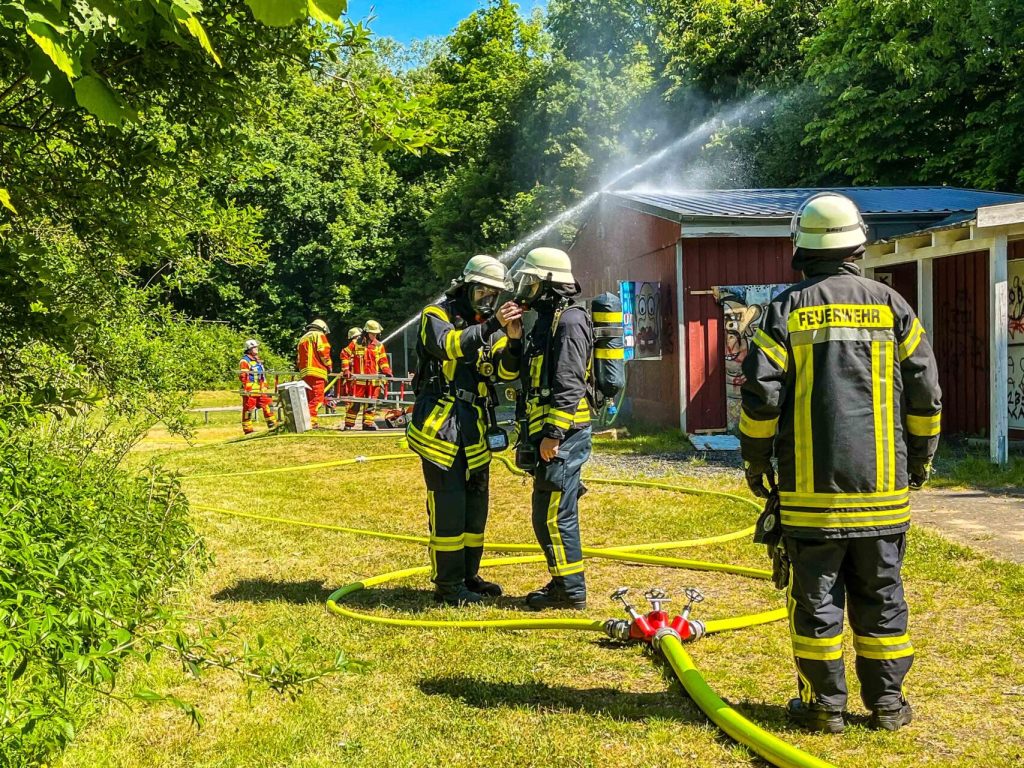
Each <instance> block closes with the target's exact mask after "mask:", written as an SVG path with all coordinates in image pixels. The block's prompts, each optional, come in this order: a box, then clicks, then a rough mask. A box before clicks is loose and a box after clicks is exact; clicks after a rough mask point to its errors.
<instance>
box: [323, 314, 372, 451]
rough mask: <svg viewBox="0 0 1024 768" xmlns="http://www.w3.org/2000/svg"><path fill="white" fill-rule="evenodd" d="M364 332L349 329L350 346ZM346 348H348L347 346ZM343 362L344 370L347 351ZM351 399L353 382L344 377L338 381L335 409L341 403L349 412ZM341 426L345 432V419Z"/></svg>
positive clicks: (342, 356)
mask: <svg viewBox="0 0 1024 768" xmlns="http://www.w3.org/2000/svg"><path fill="white" fill-rule="evenodd" d="M362 332H363V330H362V328H357V327H352V328H349V329H348V344H351V343H352V340H353V339H357V338H359V334H361V333H362ZM346 348H347V344H346ZM341 362H342V369H343V370H344V363H345V350H342V352H341ZM351 397H352V380H351V379H348V378H345V377H344V376H342V377H341V378H340V379H338V383H337V389H336V391H335V397H334V400H335V407H337V404H339V403H340V404H341V407H342V408H343V409H345V410H346V412H347V410H348V407H349V405H351V401H350V398H351ZM325 410H326V408H325ZM329 412H332V411H329ZM342 415H343V416H344V414H342ZM341 424H342V426H341V429H342V431H344V429H345V421H344V419H342V422H341Z"/></svg>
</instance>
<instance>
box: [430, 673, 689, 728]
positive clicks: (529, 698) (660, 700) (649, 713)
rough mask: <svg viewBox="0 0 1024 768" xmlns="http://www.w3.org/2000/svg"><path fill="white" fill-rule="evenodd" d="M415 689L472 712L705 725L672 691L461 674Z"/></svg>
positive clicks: (436, 678)
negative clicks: (507, 680)
mask: <svg viewBox="0 0 1024 768" xmlns="http://www.w3.org/2000/svg"><path fill="white" fill-rule="evenodd" d="M417 687H418V688H419V689H420V690H421V691H423V693H425V694H427V695H428V696H445V697H447V698H449V699H455V700H457V701H461V702H463V703H464V704H468V705H469V706H471V707H476V708H477V709H501V708H521V707H527V708H531V709H534V708H536V709H541V710H543V711H545V712H555V713H581V714H588V715H606V716H608V717H612V718H615V719H616V720H638V721H647V720H651V719H664V720H678V721H681V722H686V723H694V724H701V723H703V722H705V718H704V715H703V714H702V713H701V712H700V710H699V709H697V707H696V705H695V704H694V703H693V702H692V701H690V700H689V699H688V698H685V697H683V696H680V695H679V692H678V691H660V692H658V693H630V692H629V691H622V690H619V689H617V688H570V687H568V686H564V685H548V684H547V683H542V682H528V683H504V682H495V681H492V680H480V679H479V678H475V677H466V676H461V675H452V676H449V677H431V678H426V679H424V680H421V681H419V682H418V683H417Z"/></svg>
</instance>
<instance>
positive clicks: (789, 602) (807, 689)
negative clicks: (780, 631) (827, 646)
mask: <svg viewBox="0 0 1024 768" xmlns="http://www.w3.org/2000/svg"><path fill="white" fill-rule="evenodd" d="M786 613H787V614H788V615H789V634H790V637H792V636H794V635H796V598H795V597H793V566H792V565H791V566H790V567H789V583H788V584H787V585H786ZM793 666H795V667H796V675H797V677H799V678H800V682H801V683H803V685H801V686H800V699H801V700H802V701H803V702H804V704H810V703H811V702H812V701H813V700H814V688H813V687H812V686H811V681H810V680H808V679H807V676H806V675H805V674H804V673H803V671H802V670H801V669H800V661H799V660H798V659H797V657H796V654H795V653H794V654H793Z"/></svg>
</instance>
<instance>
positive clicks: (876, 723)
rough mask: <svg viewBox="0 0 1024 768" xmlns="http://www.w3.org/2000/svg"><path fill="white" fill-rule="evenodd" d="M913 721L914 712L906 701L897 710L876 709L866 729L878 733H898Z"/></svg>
mask: <svg viewBox="0 0 1024 768" xmlns="http://www.w3.org/2000/svg"><path fill="white" fill-rule="evenodd" d="M913 719H914V710H912V709H911V708H910V702H909V701H907V700H906V699H904V700H903V703H902V704H901V705H900V708H899V709H876V710H875V711H874V712H872V713H871V717H870V718H869V719H868V727H869V728H874V729H875V730H878V731H898V730H899V729H900V728H902V727H903V726H904V725H910V721H911V720H913Z"/></svg>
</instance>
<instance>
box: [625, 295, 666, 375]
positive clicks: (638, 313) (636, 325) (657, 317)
mask: <svg viewBox="0 0 1024 768" xmlns="http://www.w3.org/2000/svg"><path fill="white" fill-rule="evenodd" d="M619 298H620V299H621V300H622V319H623V327H624V329H625V333H626V338H625V345H626V359H627V360H660V359H661V354H662V342H663V335H664V334H663V328H664V326H665V322H664V319H663V317H662V315H663V314H664V313H663V312H662V311H661V307H662V297H661V283H641V282H632V281H622V282H620V283H619Z"/></svg>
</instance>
